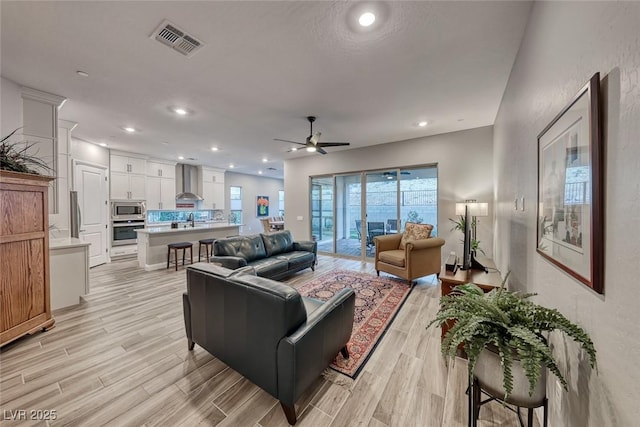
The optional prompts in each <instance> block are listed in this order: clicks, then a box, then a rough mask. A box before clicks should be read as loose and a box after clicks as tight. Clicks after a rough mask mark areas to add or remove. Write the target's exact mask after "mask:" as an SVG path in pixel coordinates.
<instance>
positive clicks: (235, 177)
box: [224, 171, 287, 234]
mask: <svg viewBox="0 0 640 427" xmlns="http://www.w3.org/2000/svg"><path fill="white" fill-rule="evenodd" d="M231 186H234V187H242V223H243V224H244V227H241V229H240V234H256V233H261V232H262V231H263V228H262V224H261V223H260V219H259V218H258V216H257V210H256V196H269V217H272V216H278V191H279V190H284V183H283V182H282V180H281V179H277V178H267V177H260V176H255V175H246V174H242V173H234V172H229V171H226V172H225V174H224V187H225V191H224V193H225V195H224V197H225V199H224V200H225V206H226V209H225V216H226V215H228V214H229V211H230V207H229V187H231ZM284 197H285V200H287V194H286V193H285V195H284Z"/></svg>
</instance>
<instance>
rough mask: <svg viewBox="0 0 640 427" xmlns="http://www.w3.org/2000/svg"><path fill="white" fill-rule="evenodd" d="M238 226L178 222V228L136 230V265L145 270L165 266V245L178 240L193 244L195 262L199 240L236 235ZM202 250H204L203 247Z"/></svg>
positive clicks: (195, 260) (238, 230) (161, 227)
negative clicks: (191, 225)
mask: <svg viewBox="0 0 640 427" xmlns="http://www.w3.org/2000/svg"><path fill="white" fill-rule="evenodd" d="M240 226H241V224H228V223H208V224H195V226H194V227H190V226H187V227H185V226H184V224H180V226H179V228H171V227H170V226H168V225H167V226H157V227H154V226H152V227H147V228H143V229H140V230H136V232H137V233H138V265H140V267H141V268H144V269H145V270H146V271H152V270H160V269H162V268H167V245H168V244H169V243H178V242H191V243H192V244H193V262H197V260H198V241H199V240H201V239H211V238H213V239H216V238H218V239H219V238H222V237H228V236H235V235H238V234H240ZM202 250H203V251H204V247H203V248H202ZM203 255H204V253H203ZM188 257H189V255H188V252H187V258H188ZM203 261H204V259H203Z"/></svg>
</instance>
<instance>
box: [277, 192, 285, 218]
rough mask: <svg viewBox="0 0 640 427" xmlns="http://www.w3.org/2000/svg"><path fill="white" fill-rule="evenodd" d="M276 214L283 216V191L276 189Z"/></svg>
mask: <svg viewBox="0 0 640 427" xmlns="http://www.w3.org/2000/svg"><path fill="white" fill-rule="evenodd" d="M278 216H284V191H283V190H279V191H278Z"/></svg>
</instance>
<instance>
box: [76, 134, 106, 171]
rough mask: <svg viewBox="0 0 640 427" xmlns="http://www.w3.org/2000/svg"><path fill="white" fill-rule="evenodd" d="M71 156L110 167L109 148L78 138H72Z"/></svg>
mask: <svg viewBox="0 0 640 427" xmlns="http://www.w3.org/2000/svg"><path fill="white" fill-rule="evenodd" d="M79 126H82V124H80V125H79ZM71 158H72V159H75V160H82V161H85V162H89V163H95V164H98V165H103V166H107V167H109V150H108V149H107V148H104V147H100V146H99V145H96V144H91V143H90V142H86V141H83V140H82V139H78V138H71Z"/></svg>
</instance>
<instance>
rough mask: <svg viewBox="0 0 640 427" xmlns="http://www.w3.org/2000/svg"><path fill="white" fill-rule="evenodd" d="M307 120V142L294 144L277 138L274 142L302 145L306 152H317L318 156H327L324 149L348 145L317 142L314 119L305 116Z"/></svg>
mask: <svg viewBox="0 0 640 427" xmlns="http://www.w3.org/2000/svg"><path fill="white" fill-rule="evenodd" d="M307 120H308V121H309V127H310V132H309V136H308V137H307V142H296V141H289V140H287V139H279V138H274V141H282V142H289V143H291V144H298V145H303V146H305V147H306V149H307V151H309V152H314V151H317V152H318V153H320V154H327V152H326V151H325V150H323V148H324V147H340V146H344V145H350V144H349V143H348V142H318V140H319V139H320V135H321V133H320V132H316V133H313V122H315V121H316V118H315V116H307ZM289 151H297V148H292V149H291V150H289Z"/></svg>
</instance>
